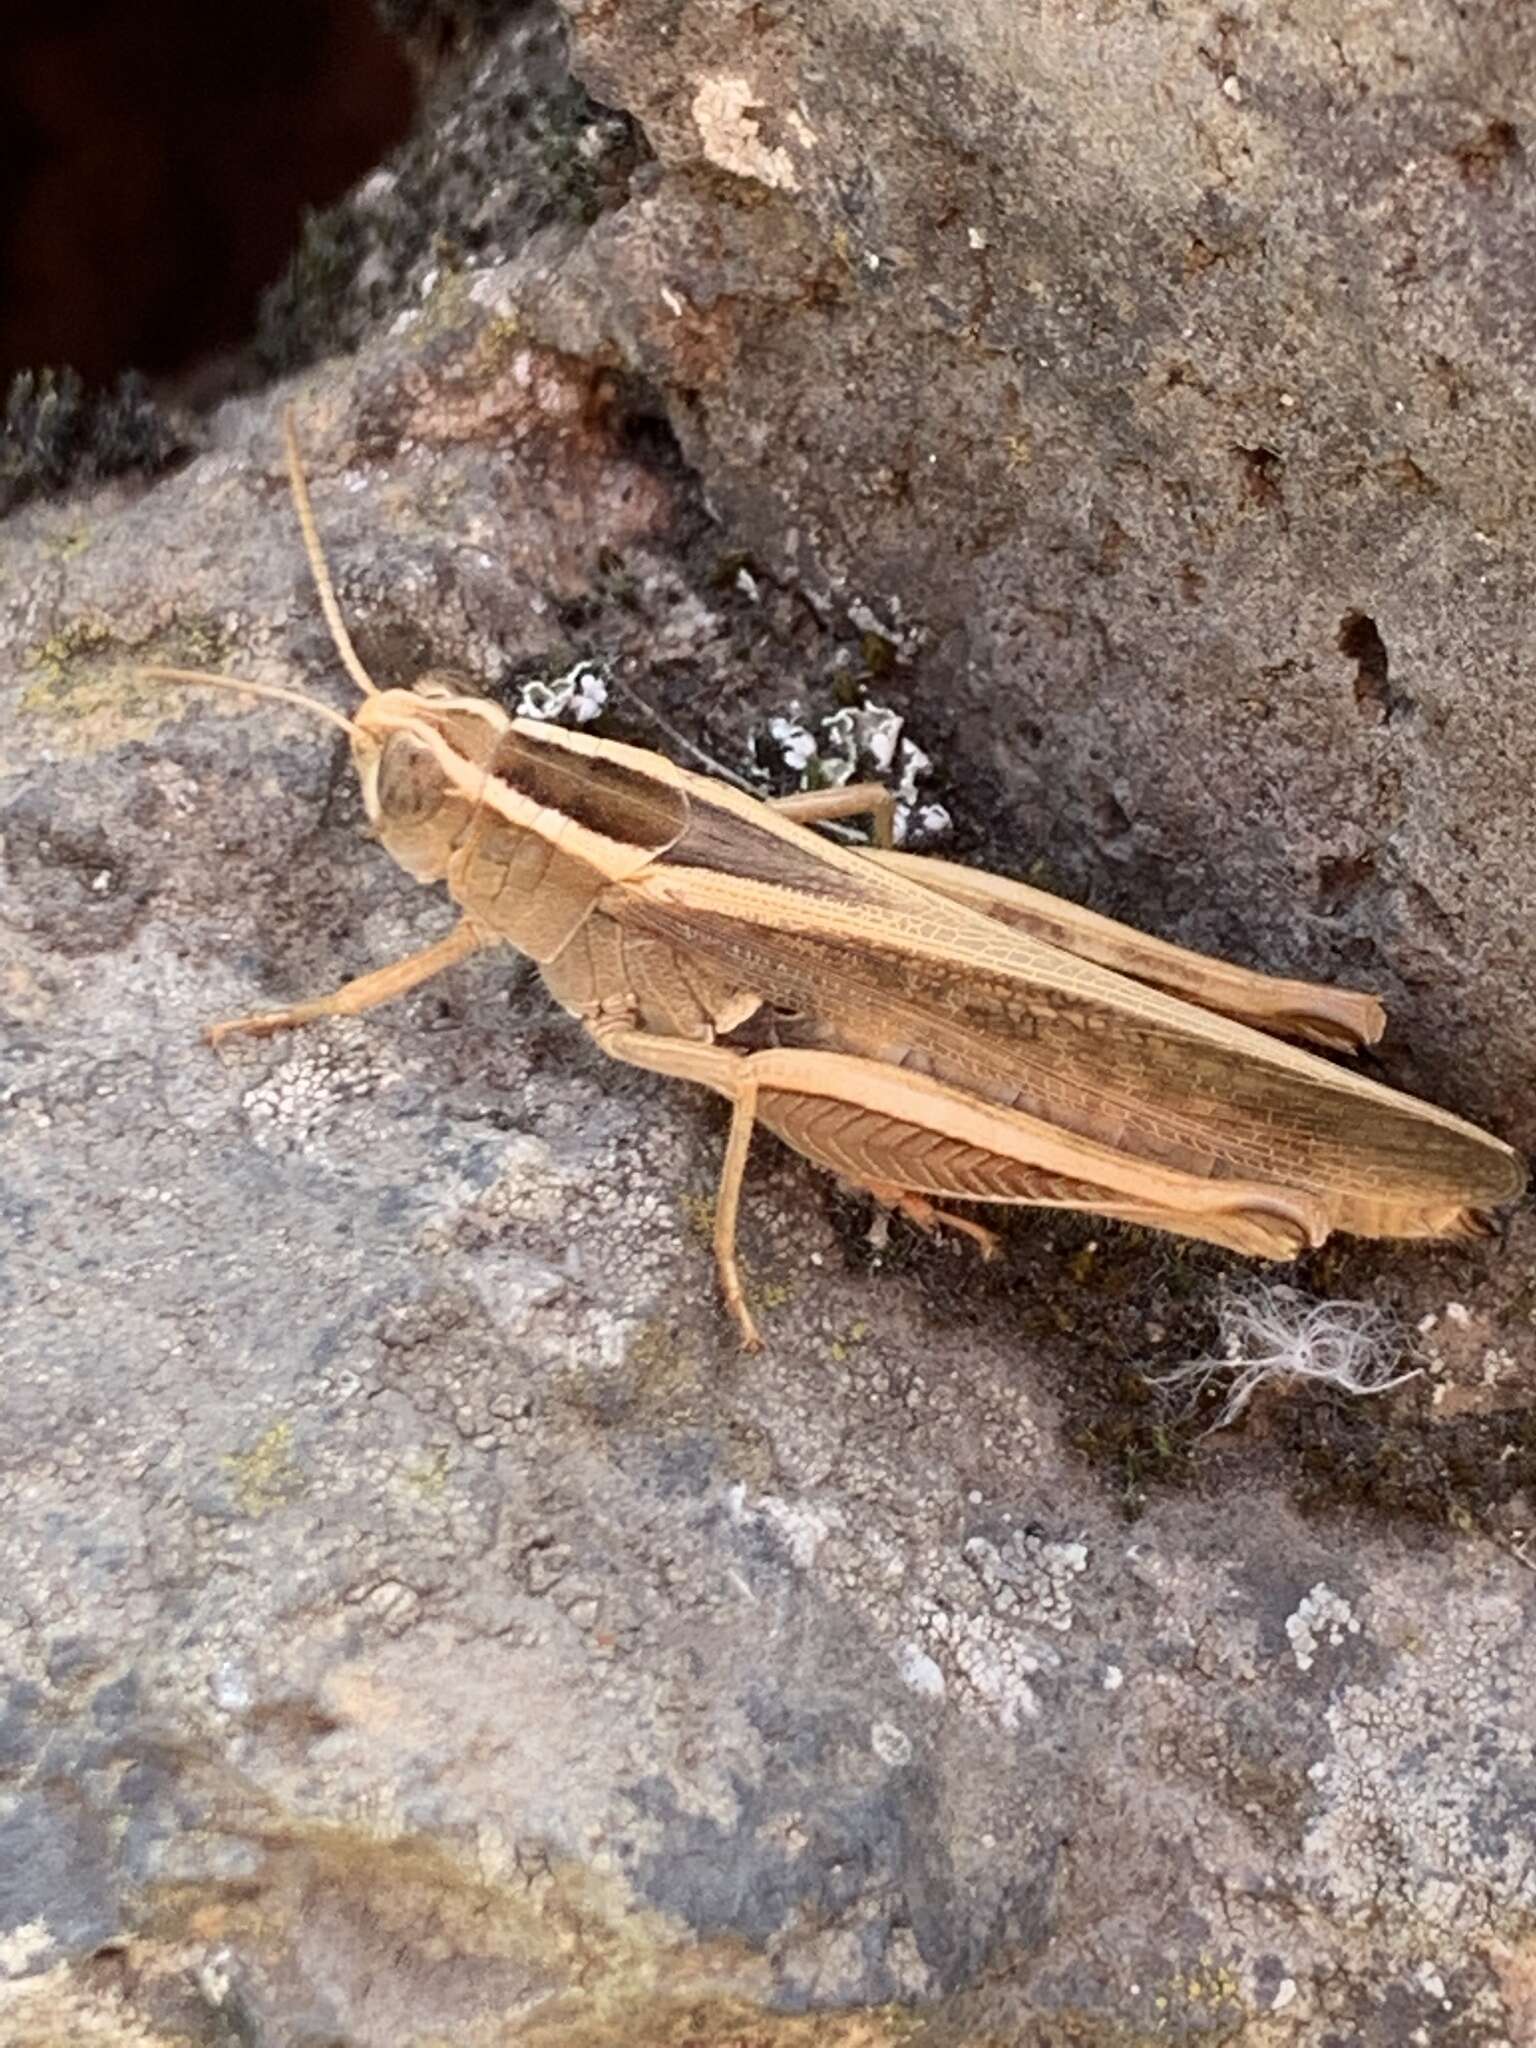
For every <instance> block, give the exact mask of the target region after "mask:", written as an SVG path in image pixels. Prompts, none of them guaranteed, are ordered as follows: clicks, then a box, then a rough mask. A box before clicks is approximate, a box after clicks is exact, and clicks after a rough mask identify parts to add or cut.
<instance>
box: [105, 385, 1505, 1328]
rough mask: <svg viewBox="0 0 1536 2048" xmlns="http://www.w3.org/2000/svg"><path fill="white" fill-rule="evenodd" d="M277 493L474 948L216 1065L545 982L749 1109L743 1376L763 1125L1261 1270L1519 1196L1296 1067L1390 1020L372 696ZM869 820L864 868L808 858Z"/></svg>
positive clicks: (598, 760) (405, 814)
mask: <svg viewBox="0 0 1536 2048" xmlns="http://www.w3.org/2000/svg"><path fill="white" fill-rule="evenodd" d="M285 438H286V447H287V458H288V469H289V476H290V480H291V483H292V489H293V498H294V505H295V508H296V510H297V513H298V518H299V525H300V528H301V530H302V532H303V536H304V544H305V549H306V552H307V554H308V557H309V562H310V568H311V570H312V573H313V576H314V580H315V587H316V590H317V592H318V595H319V599H320V605H321V608H322V610H323V611H324V614H325V618H326V622H327V624H328V626H329V628H330V632H331V637H332V639H333V641H334V642H335V646H336V650H337V653H338V655H339V656H340V659H341V661H342V664H343V665H344V667H345V668H346V669H347V671H348V673H349V674H350V676H351V677H352V680H353V681H354V683H355V684H356V685H357V687H358V689H359V691H360V692H361V693H362V699H363V701H362V702H361V703H360V704H359V705H358V706H357V707H356V708H355V710H354V712H353V714H352V716H351V717H344V716H343V715H342V714H341V713H339V712H336V711H334V710H332V709H331V707H330V706H329V705H323V704H320V703H318V702H316V701H315V700H314V699H312V698H309V697H307V696H304V695H302V694H301V693H298V692H292V691H285V690H283V689H280V688H278V687H276V686H274V685H270V684H261V683H246V682H241V681H239V680H237V679H235V678H233V677H221V676H213V675H208V674H205V673H204V672H202V671H200V670H195V669H194V670H184V669H168V668H153V669H147V670H145V671H144V673H145V675H146V676H147V677H149V678H150V679H154V680H164V681H173V682H186V683H206V684H211V685H215V686H217V687H221V688H226V689H239V690H246V691H249V692H251V693H252V694H255V695H258V696H267V697H275V698H279V699H281V700H283V701H293V702H297V703H300V704H303V705H306V706H307V707H308V708H309V709H311V710H313V711H315V712H318V713H319V714H320V715H321V716H322V717H325V718H328V719H330V720H331V722H332V723H334V724H336V725H339V726H341V727H342V729H343V730H344V731H345V732H346V733H347V735H348V737H349V739H350V741H351V746H352V758H353V761H354V764H355V766H356V769H357V773H358V775H359V777H360V779H361V783H362V791H363V801H364V803H365V805H366V807H367V812H368V816H369V819H370V820H371V821H372V823H373V825H374V827H375V829H376V830H377V833H378V836H379V838H380V839H381V840H382V841H383V843H384V845H385V847H386V848H387V849H388V851H389V852H390V853H391V854H393V856H394V858H395V859H396V860H397V861H398V862H399V863H400V865H401V866H402V867H404V868H405V869H406V870H407V871H408V872H409V873H410V874H412V875H414V876H415V877H416V879H417V880H418V881H421V882H445V883H446V884H447V887H448V893H449V895H450V896H451V897H452V899H453V900H454V902H455V903H456V904H457V905H458V908H459V911H460V917H459V922H458V923H457V924H456V925H455V926H454V928H453V929H452V930H451V931H450V932H449V933H448V934H447V935H446V936H445V937H444V938H442V939H439V940H438V941H437V943H436V944H435V945H432V946H428V947H427V948H426V949H425V951H423V952H420V953H417V954H413V955H412V956H411V957H410V958H409V959H405V960H399V961H396V962H395V963H394V964H393V965H392V966H388V967H383V968H380V969H379V970H378V971H377V972H375V973H372V974H365V975H363V976H362V977H361V978H360V979H358V980H356V981H351V982H348V983H347V984H346V985H345V986H344V987H342V988H339V989H337V990H335V991H334V992H333V993H332V994H330V995H326V996H320V997H317V998H315V999H314V1000H312V1001H310V1002H304V1003H296V1004H294V1005H292V1006H291V1007H290V1008H288V1009H284V1010H275V1011H272V1012H269V1013H267V1014H265V1015H259V1016H253V1017H242V1018H239V1019H236V1020H234V1021H232V1022H230V1023H224V1024H216V1025H214V1026H212V1027H211V1028H210V1030H209V1032H208V1036H209V1038H210V1039H211V1040H212V1041H213V1042H215V1043H217V1042H218V1041H219V1040H220V1039H223V1038H226V1037H228V1036H230V1035H231V1034H233V1033H236V1032H253V1033H264V1032H271V1031H278V1030H283V1029H286V1028H288V1027H289V1026H292V1025H297V1024H305V1023H308V1022H310V1021H311V1020H312V1019H314V1018H318V1017H334V1016H350V1015H354V1014H356V1013H357V1012H359V1011H362V1010H367V1009H371V1008H372V1007H373V1006H374V1005H375V1004H377V1003H382V1002H386V1001H388V1000H389V998H390V997H392V996H398V995H403V994H404V993H405V992H406V991H407V990H408V989H413V988H418V987H420V985H421V984H422V983H423V982H425V981H427V980H428V979H429V978H430V977H431V976H433V975H435V974H439V973H441V972H442V970H443V969H444V968H446V967H450V966H452V965H453V964H454V963H455V962H456V961H460V960H464V959H466V958H467V957H468V956H469V955H470V954H472V953H475V952H477V951H479V950H480V949H481V948H483V947H487V946H494V945H499V944H508V945H511V946H514V947H516V948H517V950H518V951H519V952H522V953H525V954H527V955H528V956H530V957H531V958H532V959H533V960H534V961H535V962H536V963H537V965H538V968H539V971H540V973H541V974H542V976H543V978H544V981H545V983H546V984H547V986H548V988H549V990H550V992H551V994H552V995H553V996H554V997H555V999H556V1001H557V1002H559V1003H561V1004H562V1005H563V1006H564V1007H565V1008H566V1009H567V1010H568V1011H570V1012H571V1013H572V1015H574V1016H576V1017H578V1018H579V1019H580V1020H581V1022H582V1023H583V1024H584V1025H585V1026H586V1028H587V1029H588V1030H589V1031H590V1032H591V1033H592V1035H593V1037H594V1038H595V1039H596V1040H597V1042H598V1044H599V1045H600V1046H602V1047H603V1049H604V1051H606V1052H609V1053H611V1054H612V1055H613V1056H614V1057H615V1058H616V1059H621V1060H628V1061H630V1062H632V1063H633V1064H634V1065H636V1066H639V1067H646V1068H649V1069H650V1070H651V1071H652V1072H654V1073H659V1074H671V1075H674V1076H676V1077H677V1078H679V1079H681V1080H685V1081H696V1082H700V1083H702V1084H703V1085H704V1086H705V1087H708V1088H713V1089H714V1090H716V1092H717V1093H719V1094H720V1095H723V1096H724V1097H725V1098H726V1100H727V1101H728V1102H729V1103H730V1105H731V1123H730V1133H729V1136H728V1138H727V1140H726V1147H725V1163H724V1168H723V1171H722V1173H721V1179H720V1188H719V1194H718V1197H717V1200H716V1205H715V1256H716V1260H717V1262H718V1266H719V1273H720V1282H721V1286H722V1288H723V1290H724V1294H725V1299H726V1301H727V1303H728V1304H729V1306H730V1308H731V1310H732V1312H733V1314H734V1315H735V1318H736V1321H737V1323H738V1324H739V1326H740V1329H741V1334H742V1339H743V1342H744V1343H745V1344H746V1345H747V1346H748V1347H749V1348H755V1347H756V1346H757V1344H758V1341H759V1340H758V1335H757V1331H756V1329H755V1327H754V1325H753V1322H752V1317H751V1314H750V1312H749V1310H748V1308H747V1304H746V1299H745V1296H744V1293H743V1289H742V1282H741V1275H740V1271H739V1269H738V1266H737V1261H736V1250H735V1240H736V1219H737V1210H738V1205H739V1201H740V1194H741V1185H742V1175H743V1171H744V1169H745V1166H746V1160H747V1149H748V1145H749V1143H750V1141H751V1137H752V1132H753V1128H754V1126H755V1125H757V1124H759V1123H761V1124H764V1125H766V1126H767V1127H768V1129H769V1130H771V1131H774V1132H776V1133H777V1135H778V1136H779V1137H780V1138H782V1139H783V1140H784V1142H785V1143H786V1144H788V1145H791V1146H792V1147H793V1148H794V1149H795V1150H796V1151H798V1152H801V1153H803V1154H804V1155H805V1157H806V1158H808V1159H811V1160H814V1161H815V1162H816V1163H817V1164H818V1165H820V1166H824V1167H827V1168H829V1169H830V1170H831V1171H832V1172H833V1173H835V1174H837V1175H839V1176H840V1177H841V1179H842V1180H844V1181H845V1182H847V1183H849V1184H852V1185H853V1186H855V1187H858V1188H862V1189H866V1190H867V1191H868V1192H869V1193H870V1194H872V1195H873V1196H874V1197H875V1198H876V1199H877V1200H878V1201H880V1202H882V1203H884V1204H886V1205H887V1206H889V1207H891V1208H894V1209H897V1210H900V1211H901V1212H903V1213H904V1214H906V1215H907V1216H908V1217H910V1218H911V1219H912V1220H913V1221H914V1222H916V1223H917V1224H919V1225H920V1226H922V1227H923V1228H925V1229H929V1230H931V1229H933V1228H934V1227H935V1225H937V1224H939V1223H947V1224H949V1225H952V1226H953V1227H955V1228H957V1229H959V1230H962V1231H965V1232H967V1233H968V1234H969V1235H971V1236H972V1237H974V1238H975V1239H976V1240H977V1241H978V1243H980V1245H981V1246H982V1249H983V1251H984V1252H990V1251H991V1249H992V1245H993V1239H992V1235H991V1233H990V1232H988V1231H986V1230H984V1229H983V1228H982V1226H981V1225H980V1224H978V1223H975V1222H973V1221H972V1220H971V1219H970V1218H968V1217H962V1216H952V1215H946V1214H945V1213H943V1212H942V1211H941V1210H939V1209H937V1208H936V1207H935V1206H934V1204H935V1202H936V1201H943V1200H964V1201H979V1202H1001V1203H1013V1204H1028V1205H1031V1206H1035V1207H1042V1208H1057V1209H1076V1210H1087V1211H1091V1212H1093V1213H1095V1214H1098V1215H1103V1216H1110V1217H1117V1218H1120V1219H1122V1220H1124V1221H1127V1222H1132V1223H1141V1224H1151V1225H1155V1226H1156V1227H1157V1228H1159V1229H1161V1230H1166V1231H1171V1232H1173V1233H1175V1234H1177V1235H1179V1236H1183V1237H1189V1238H1198V1239H1203V1240H1205V1241H1206V1242H1209V1243H1213V1244H1218V1245H1225V1246H1228V1247H1231V1248H1232V1249H1235V1250H1237V1251H1240V1252H1246V1253H1249V1254H1252V1255H1253V1256H1255V1257H1259V1258H1274V1259H1284V1258H1290V1257H1294V1256H1295V1255H1296V1254H1297V1253H1298V1252H1300V1251H1301V1250H1303V1249H1304V1248H1306V1247H1307V1246H1315V1245H1320V1244H1322V1243H1323V1241H1324V1240H1325V1239H1326V1238H1327V1236H1328V1235H1329V1233H1330V1231H1333V1230H1342V1231H1348V1232H1353V1233H1354V1234H1355V1235H1357V1236H1366V1237H1387V1238H1394V1237H1397V1238H1409V1237H1461V1236H1471V1235H1476V1234H1479V1233H1480V1232H1481V1231H1482V1230H1484V1229H1485V1228H1486V1227H1487V1225H1486V1220H1485V1218H1484V1215H1483V1213H1482V1212H1483V1211H1484V1210H1485V1209H1487V1208H1490V1207H1492V1206H1494V1205H1496V1204H1498V1203H1502V1202H1508V1201H1510V1200H1512V1199H1513V1198H1514V1197H1515V1196H1516V1195H1518V1194H1519V1193H1520V1191H1521V1189H1522V1187H1523V1186H1524V1183H1525V1175H1524V1169H1523V1167H1522V1164H1521V1162H1520V1161H1519V1159H1518V1158H1517V1157H1516V1155H1515V1153H1514V1152H1512V1151H1511V1150H1510V1148H1509V1147H1508V1146H1507V1145H1504V1144H1502V1143H1501V1142H1500V1141H1499V1140H1498V1139H1497V1138H1493V1137H1490V1136H1489V1135H1488V1134H1487V1133H1485V1132H1483V1131H1480V1130H1478V1129H1476V1128H1475V1127H1474V1126H1473V1125H1471V1124H1469V1123H1464V1122H1463V1121H1462V1120H1461V1119H1460V1118H1459V1117H1455V1116H1452V1115H1450V1114H1449V1113H1448V1112H1446V1111H1445V1110H1442V1109H1436V1108H1433V1107H1432V1106H1430V1105H1429V1104H1427V1103H1422V1102H1418V1101H1415V1100H1413V1099H1412V1098H1411V1097H1409V1096H1406V1095H1402V1094H1399V1093H1397V1092H1396V1091H1395V1090H1393V1089H1390V1088H1385V1087H1382V1086H1381V1085H1380V1084H1378V1083H1377V1082H1374V1081H1369V1080H1365V1079H1363V1078H1361V1077H1360V1076H1358V1075H1356V1074H1354V1073H1351V1072H1349V1071H1348V1070H1346V1069H1344V1068H1341V1067H1339V1066H1335V1065H1332V1064H1330V1063H1329V1062H1328V1061H1326V1060H1323V1059H1320V1058H1319V1057H1317V1055H1316V1054H1314V1053H1311V1052H1307V1051H1304V1050H1301V1049H1300V1048H1299V1047H1298V1046H1296V1045H1293V1044H1290V1043H1288V1042H1287V1041H1288V1040H1290V1039H1302V1040H1309V1041H1311V1042H1312V1043H1314V1044H1317V1045H1321V1046H1324V1047H1326V1048H1328V1049H1329V1050H1331V1051H1335V1052H1347V1051H1352V1050H1354V1049H1356V1048H1358V1047H1360V1046H1362V1045H1368V1044H1372V1043H1374V1041H1375V1040H1376V1039H1377V1038H1378V1037H1379V1036H1380V1035H1381V1032H1382V1029H1383V1027H1384V1023H1385V1018H1384V1014H1383V1011H1382V1008H1381V1005H1380V1004H1379V1003H1378V1002H1377V1001H1376V999H1375V998H1374V997H1373V996H1369V995H1364V994H1360V993H1357V992H1354V991H1351V990H1342V989H1330V988H1324V987H1317V986H1314V985H1311V984H1309V983H1306V982H1299V981H1283V980H1275V979H1271V978H1270V977H1268V976H1265V975H1260V974H1253V973H1249V972H1246V971H1245V970H1243V969H1241V968H1237V967H1232V966H1228V965H1225V964H1223V963H1222V962H1220V961H1216V960H1210V959H1207V958H1205V957H1203V956H1202V955H1200V954H1198V953H1191V952H1187V951H1184V950H1183V949H1182V948H1179V947H1176V946H1171V945H1167V944H1164V943H1162V942H1161V941H1159V940H1156V939H1150V938H1146V937H1143V936H1142V935H1141V934H1140V933H1137V932H1134V931H1131V930H1130V929H1128V928H1127V927H1126V926H1124V925H1119V924H1115V923H1113V922H1111V921H1110V920H1109V919H1107V918H1103V917H1098V916H1095V915H1093V914H1092V913H1091V912H1088V911H1085V910H1080V909H1077V908H1075V907H1074V906H1073V905H1071V904H1068V903H1064V902H1061V901H1059V900H1057V899H1056V898H1054V897H1051V896H1047V895H1044V894H1042V893H1041V892H1039V891H1037V890H1033V889H1028V888H1025V887H1024V886H1023V885H1022V884H1021V883H1018V882H1011V881H1005V880H1002V879H1000V878H999V877H997V876H994V875H988V874H984V873H978V872H974V871H972V870H970V869H966V868H961V867H956V866H954V865H953V864H951V863H949V862H945V861H939V860H932V859H924V858H922V857H919V856H916V855H911V854H904V853H898V852H896V851H894V850H893V849H892V848H891V845H890V827H891V800H890V797H889V795H888V794H887V792H886V791H884V790H883V789H881V788H880V787H878V786H877V785H873V784H859V785H855V786H853V787H849V788H843V789H837V790H830V791H824V792H816V793H810V794H805V795H799V796H793V797H787V798H783V799H780V800H779V801H777V802H764V801H762V800H760V799H758V798H756V797H754V796H751V795H749V794H747V793H745V792H744V791H741V790H738V789H735V788H732V787H731V786H730V785H729V784H728V783H725V782H723V781H720V780H717V779H715V778H714V777H711V776H707V775H701V774H696V773H693V772H690V771H689V770H686V769H682V768H678V767H676V766H674V765H673V763H672V762H671V761H669V760H666V759H665V758H664V757H663V756H661V755H659V754H654V753H651V752H648V751H646V750H645V749H642V748H639V747H633V746H625V745H621V744H620V743H618V742H617V741H613V740H603V739H596V738H593V737H592V736H591V735H590V734H587V733H583V732H580V731H563V730H560V729H558V728H556V727H553V726H550V725H545V724H542V723H539V722H536V721H531V720H527V719H522V718H514V717H511V716H509V715H508V713H507V712H505V711H503V710H502V709H501V708H500V707H499V706H497V705H495V704H493V703H491V702H489V701H488V700H487V699H485V698H483V697H480V696H477V695H474V694H472V693H471V692H470V691H469V690H468V688H466V687H465V686H463V685H459V684H454V683H451V682H447V681H445V680H443V679H442V678H440V677H434V676H431V675H428V676H423V677H422V678H421V679H420V680H419V681H418V682H417V683H416V684H415V685H414V687H413V688H411V689H385V690H381V689H379V688H378V687H377V685H376V684H375V683H374V682H373V680H372V678H371V677H370V676H369V675H368V673H367V671H366V669H365V668H364V667H363V664H362V662H361V661H360V660H359V658H358V655H357V652H356V649H355V648H354V646H353V644H352V640H351V637H350V635H349V634H348V632H347V628H346V625H345V623H344V621H343V619H342V616H341V611H340V607H339V605H338V604H337V601H336V596H335V591H334V588H333V586H332V582H331V578H330V575H329V572H328V570H327V567H326V563H325V558H324V554H323V552H322V550H321V546H320V541H319V537H318V534H317V532H316V529H315V522H314V516H313V513H312V511H311V508H310V501H309V492H308V488H307V485H306V482H305V478H304V472H303V466H302V463H301V461H300V457H299V452H298V446H297V442H296V440H295V437H294V432H293V427H292V423H291V421H287V422H285ZM855 812H868V813H871V814H872V815H873V817H874V820H875V827H876V842H877V843H876V844H875V845H874V846H873V847H869V848H862V849H861V848H855V847H852V846H846V845H842V844H838V843H834V842H833V841H832V840H830V839H828V838H825V837H823V836H822V835H820V834H818V833H815V832H813V831H811V830H810V829H809V826H810V824H811V823H812V822H813V821H817V820H827V819H831V818H835V817H840V816H848V815H851V814H853V813H855Z"/></svg>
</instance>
